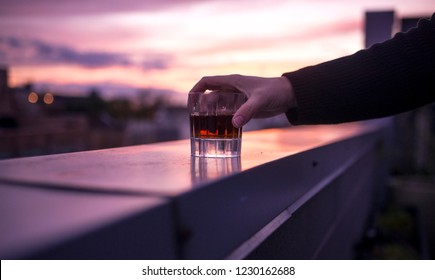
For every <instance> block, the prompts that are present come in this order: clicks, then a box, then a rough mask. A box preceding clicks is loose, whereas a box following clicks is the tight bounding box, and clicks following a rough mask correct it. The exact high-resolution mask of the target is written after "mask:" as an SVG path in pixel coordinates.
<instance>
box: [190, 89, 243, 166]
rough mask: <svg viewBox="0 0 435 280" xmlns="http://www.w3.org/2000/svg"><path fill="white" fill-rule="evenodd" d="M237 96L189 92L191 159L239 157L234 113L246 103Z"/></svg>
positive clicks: (214, 92) (240, 139) (231, 93)
mask: <svg viewBox="0 0 435 280" xmlns="http://www.w3.org/2000/svg"><path fill="white" fill-rule="evenodd" d="M245 100H246V96H245V95H244V94H243V93H240V92H226V91H210V92H190V93H189V97H188V110H189V113H190V136H191V137H190V143H191V155H192V156H197V157H239V156H240V152H241V146H242V128H235V127H234V126H233V123H232V119H233V116H234V113H235V112H236V111H237V109H239V108H240V106H241V105H242V104H243V103H244V102H245Z"/></svg>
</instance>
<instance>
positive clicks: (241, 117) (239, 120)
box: [232, 98, 261, 128]
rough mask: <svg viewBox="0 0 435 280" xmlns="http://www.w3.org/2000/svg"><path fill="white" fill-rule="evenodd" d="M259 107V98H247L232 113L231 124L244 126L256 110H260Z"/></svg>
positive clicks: (237, 126)
mask: <svg viewBox="0 0 435 280" xmlns="http://www.w3.org/2000/svg"><path fill="white" fill-rule="evenodd" d="M260 108H261V102H260V100H258V99H257V98H249V99H248V100H247V101H246V102H245V103H244V104H243V105H242V106H240V108H239V109H238V110H237V111H236V113H235V114H234V117H233V120H232V122H233V125H234V126H235V127H236V128H239V127H242V126H244V125H245V124H246V123H247V122H249V121H250V120H251V119H252V118H253V117H254V116H255V114H256V113H257V112H258V111H260Z"/></svg>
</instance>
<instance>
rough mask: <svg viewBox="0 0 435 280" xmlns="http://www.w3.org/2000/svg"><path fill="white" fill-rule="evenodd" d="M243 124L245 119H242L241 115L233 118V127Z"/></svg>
mask: <svg viewBox="0 0 435 280" xmlns="http://www.w3.org/2000/svg"><path fill="white" fill-rule="evenodd" d="M244 124H245V120H244V119H243V117H242V116H240V115H239V116H236V117H234V118H233V125H234V126H235V127H242V126H243V125H244Z"/></svg>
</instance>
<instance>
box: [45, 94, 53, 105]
mask: <svg viewBox="0 0 435 280" xmlns="http://www.w3.org/2000/svg"><path fill="white" fill-rule="evenodd" d="M53 102H54V96H53V94H51V93H49V92H47V93H46V94H44V103H45V104H47V105H50V104H53Z"/></svg>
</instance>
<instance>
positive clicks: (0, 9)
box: [0, 0, 435, 92]
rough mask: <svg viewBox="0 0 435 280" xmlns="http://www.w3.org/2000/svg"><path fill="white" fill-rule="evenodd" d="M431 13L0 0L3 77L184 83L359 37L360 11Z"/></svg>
mask: <svg viewBox="0 0 435 280" xmlns="http://www.w3.org/2000/svg"><path fill="white" fill-rule="evenodd" d="M391 9H394V10H395V11H396V13H397V15H398V16H399V17H402V16H420V15H423V16H425V15H431V14H432V13H433V12H435V1H433V0H413V1H409V0H355V1H347V0H329V1H328V0H293V1H292V0H270V1H261V0H239V1H232V0H207V1H199V0H188V1H185V0H183V1H176V0H159V1H154V0H152V1H146V0H122V1H118V0H116V1H115V0H105V1H96V0H76V1H59V0H37V1H35V0H2V1H1V2H0V64H3V65H7V66H8V68H9V70H10V75H9V76H10V83H11V85H13V86H14V85H19V84H22V83H25V82H29V81H30V82H34V83H36V84H38V83H41V84H44V86H45V87H48V88H49V90H50V87H51V86H52V88H54V89H62V87H64V88H71V86H72V85H75V86H83V87H86V86H88V85H107V84H115V85H116V84H119V85H122V86H123V87H131V88H147V87H153V88H166V89H170V90H174V91H178V92H187V91H188V90H189V89H190V87H191V86H192V85H193V84H194V83H195V82H196V81H197V80H198V79H199V78H201V77H202V76H204V75H213V74H228V73H241V74H248V75H261V76H277V75H281V73H282V72H285V71H290V70H295V69H298V68H300V67H303V66H307V65H310V64H314V63H319V62H323V61H325V60H328V59H333V58H336V57H339V56H343V55H347V54H351V53H353V52H355V51H357V50H359V49H360V48H362V47H363V41H364V38H363V33H362V32H363V30H362V28H363V24H364V13H365V11H367V10H391Z"/></svg>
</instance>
